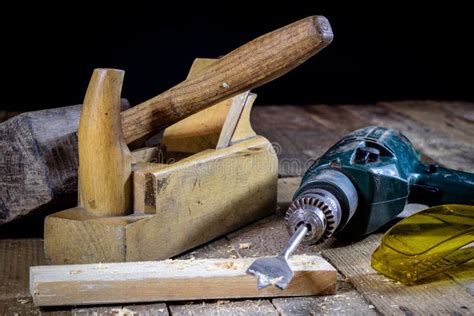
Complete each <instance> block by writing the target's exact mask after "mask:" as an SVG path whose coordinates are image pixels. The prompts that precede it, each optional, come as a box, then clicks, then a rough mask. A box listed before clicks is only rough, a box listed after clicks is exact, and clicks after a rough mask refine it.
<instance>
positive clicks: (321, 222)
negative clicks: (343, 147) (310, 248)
mask: <svg viewBox="0 0 474 316" xmlns="http://www.w3.org/2000/svg"><path fill="white" fill-rule="evenodd" d="M357 202H358V200H357V191H356V189H355V187H354V185H353V184H352V182H351V181H350V180H349V178H348V177H347V176H346V175H344V174H343V173H342V172H341V171H338V170H335V169H324V170H320V171H318V172H315V173H313V174H310V176H309V177H307V178H306V177H305V179H303V182H302V184H301V186H300V189H299V190H298V192H297V193H296V194H295V198H294V199H293V202H292V203H291V205H290V207H289V208H288V211H287V212H286V216H285V219H286V221H287V228H288V230H289V232H290V234H293V233H294V232H295V231H296V230H297V229H298V227H299V226H300V225H306V227H307V228H308V232H307V233H306V235H305V237H304V239H303V243H306V244H315V243H320V242H323V241H325V240H327V239H328V238H329V237H331V236H332V235H333V234H334V233H335V232H337V231H339V230H340V229H341V228H342V227H343V226H344V225H345V224H346V223H347V222H348V221H349V220H350V218H351V217H352V215H353V214H354V212H355V210H356V208H357Z"/></svg>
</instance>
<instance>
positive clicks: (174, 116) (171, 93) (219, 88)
mask: <svg viewBox="0 0 474 316" xmlns="http://www.w3.org/2000/svg"><path fill="white" fill-rule="evenodd" d="M331 40H332V33H331V29H330V26H329V22H328V21H327V20H326V19H325V18H324V17H318V16H311V17H308V18H305V19H302V20H300V21H297V22H295V23H292V24H290V25H287V26H285V27H283V28H280V29H278V30H275V31H273V32H271V33H268V34H265V35H263V36H261V37H259V38H257V39H255V40H253V41H251V42H249V43H247V44H245V45H243V46H241V47H240V48H238V49H236V50H234V51H232V52H230V53H229V54H227V55H226V56H224V57H222V58H220V59H219V60H218V61H217V62H215V63H213V64H211V65H209V66H208V67H205V68H204V69H203V70H202V71H200V72H199V73H198V74H197V75H195V76H190V77H189V78H187V79H186V80H185V81H184V82H182V83H180V84H178V85H177V86H175V87H173V88H171V89H170V90H168V91H166V92H164V93H162V94H160V95H158V96H156V97H154V98H152V99H150V100H148V101H145V102H143V103H142V104H139V105H137V106H135V107H133V108H131V109H129V110H127V111H126V112H124V113H123V114H122V120H121V126H122V129H123V135H124V138H125V141H126V142H127V143H132V142H134V141H137V140H139V139H144V137H145V136H147V135H151V134H152V133H154V132H157V131H159V130H162V129H164V128H165V127H167V126H170V125H172V124H174V123H176V122H178V121H179V120H181V119H183V118H185V117H187V116H189V115H191V114H193V113H196V112H198V111H199V110H203V109H205V108H207V107H209V106H212V105H214V104H216V103H218V102H220V101H222V100H225V99H227V98H230V97H232V96H234V95H236V94H239V93H242V92H244V91H247V90H250V89H252V88H255V87H258V86H260V85H262V84H264V83H266V82H269V81H271V80H273V79H275V78H278V77H280V76H282V75H284V74H285V73H287V72H288V71H290V70H292V69H293V68H295V67H297V66H298V65H300V64H301V63H303V62H304V61H306V60H307V59H308V58H310V57H311V56H313V55H314V54H316V53H317V52H318V51H319V50H321V49H322V48H324V47H325V46H327V45H328V44H329V43H330V42H331ZM58 111H59V112H58ZM66 112H67V110H65V109H62V110H57V111H54V110H53V111H52V112H51V113H49V112H46V113H45V112H44V113H43V115H40V117H38V118H37V117H35V116H36V114H34V113H30V114H25V115H23V116H19V118H16V119H14V120H12V121H11V122H10V123H4V124H2V125H1V126H0V149H1V151H2V152H4V153H6V154H5V155H2V156H1V158H0V174H1V177H2V178H0V184H2V186H1V188H2V190H5V192H1V193H2V194H1V197H2V200H0V223H5V222H8V221H11V220H12V219H13V218H15V217H17V216H20V215H24V214H27V213H29V212H30V211H31V210H33V209H35V208H38V207H41V206H43V205H44V204H46V203H48V202H50V201H51V200H52V199H53V197H54V196H55V194H56V193H55V192H57V191H59V192H61V193H63V192H64V193H65V194H66V193H69V191H68V188H71V189H70V190H72V191H74V189H75V188H76V186H75V185H74V183H75V181H71V182H68V180H72V179H71V176H70V174H71V173H72V174H73V176H74V173H75V172H76V170H77V160H74V158H73V157H76V155H71V156H69V155H68V154H65V152H70V151H73V150H75V144H74V142H75V139H74V137H65V138H64V139H61V138H59V137H58V133H60V135H64V134H70V133H74V132H75V127H76V126H77V121H75V124H74V122H68V121H67V120H68V119H69V120H71V118H70V117H69V115H72V114H69V113H66ZM73 116H74V115H73ZM74 117H75V120H77V113H76V116H74ZM58 118H59V120H58ZM65 119H66V122H64V120H65ZM72 120H73V121H74V119H72ZM57 122H62V124H59V125H58V123H57ZM32 123H34V124H35V125H36V126H35V128H31V125H32ZM64 128H66V133H64V134H63V133H61V132H62V131H63V129H64ZM38 143H39V144H40V146H38ZM43 143H46V144H47V145H46V146H44V147H45V148H42V146H41V144H43ZM38 147H40V148H39V149H41V150H46V153H45V154H48V156H47V158H46V159H38V158H42V157H37V156H38V154H37V153H38V151H37V149H38ZM55 150H58V151H56V152H55ZM40 152H41V151H40ZM58 156H59V157H58ZM63 156H65V157H66V158H70V160H67V159H63ZM24 169H28V170H27V171H23V170H24ZM64 169H66V170H67V172H64ZM50 174H51V175H50ZM4 196H5V198H4ZM3 199H5V200H3Z"/></svg>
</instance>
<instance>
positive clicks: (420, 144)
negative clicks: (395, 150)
mask: <svg viewBox="0 0 474 316" xmlns="http://www.w3.org/2000/svg"><path fill="white" fill-rule="evenodd" d="M432 108H433V109H434V110H433V111H432V110H431V109H432ZM473 108H474V104H473V103H469V102H442V101H400V102H383V103H378V104H376V105H313V106H305V107H297V106H289V105H288V106H280V105H279V106H265V107H256V108H255V109H254V111H253V113H252V117H251V120H252V126H253V127H254V128H255V131H256V132H257V134H259V135H262V136H265V137H266V138H268V139H269V140H270V141H271V142H272V143H273V144H274V147H275V150H276V152H277V154H278V158H279V175H280V176H282V177H290V176H302V175H303V173H304V171H305V170H306V169H307V167H309V166H310V165H311V164H312V163H313V162H314V160H315V159H316V158H318V157H319V156H321V155H322V154H323V153H324V152H325V151H326V150H327V149H328V148H329V147H330V146H331V145H333V144H335V143H336V142H337V141H338V140H339V139H340V138H341V137H342V136H344V135H346V134H347V133H349V132H351V131H353V130H355V129H358V128H362V127H366V126H370V125H382V126H385V127H389V128H395V129H398V130H401V131H402V132H403V133H404V134H405V135H406V136H407V137H408V138H409V139H410V141H411V142H412V143H413V144H414V146H415V148H416V149H417V150H418V151H419V152H420V153H421V155H422V159H423V160H424V161H426V162H435V163H438V164H441V165H445V166H448V167H450V168H454V169H459V170H464V171H468V172H474V146H472V141H470V139H469V136H462V137H461V136H458V135H461V134H462V135H470V134H469V133H471V131H472V130H473V127H472V126H473V124H474V123H473V122H474V118H473V114H472V113H473V111H474V110H473ZM425 112H430V114H429V115H424V114H423V113H425ZM282 113H284V115H282ZM415 117H416V119H415ZM457 122H462V123H457Z"/></svg>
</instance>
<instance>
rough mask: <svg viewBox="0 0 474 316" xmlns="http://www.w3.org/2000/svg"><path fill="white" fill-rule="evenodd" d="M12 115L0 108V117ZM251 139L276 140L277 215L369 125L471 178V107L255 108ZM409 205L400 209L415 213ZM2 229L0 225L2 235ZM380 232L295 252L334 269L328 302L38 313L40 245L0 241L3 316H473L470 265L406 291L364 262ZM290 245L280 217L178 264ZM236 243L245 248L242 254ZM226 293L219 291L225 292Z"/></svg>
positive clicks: (473, 164) (403, 104)
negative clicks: (34, 289) (302, 179)
mask: <svg viewBox="0 0 474 316" xmlns="http://www.w3.org/2000/svg"><path fill="white" fill-rule="evenodd" d="M8 116H11V114H10V113H6V112H2V111H0V121H1V120H2V118H6V117H8ZM252 121H253V126H254V128H255V130H256V131H257V133H259V134H261V135H264V136H266V137H267V138H268V139H269V140H270V141H272V142H274V143H275V146H276V148H277V150H278V155H279V162H280V166H279V168H280V170H279V172H280V177H281V179H280V180H279V190H280V191H279V208H280V209H281V210H284V208H285V206H286V205H287V204H288V202H289V200H290V199H291V195H292V193H293V192H294V190H295V189H296V187H297V185H298V181H299V178H297V177H299V176H301V175H302V174H303V173H304V170H305V169H306V168H307V167H308V166H309V164H311V162H312V161H313V160H314V159H315V158H317V157H318V156H320V155H321V154H323V153H324V151H325V150H327V149H328V147H329V146H331V145H332V144H334V143H335V142H336V141H337V140H339V139H340V138H341V137H342V136H344V135H345V134H346V133H348V132H350V131H352V130H354V129H357V128H361V127H365V126H369V125H381V126H386V127H391V128H396V129H399V130H401V131H402V132H403V133H404V134H405V135H406V136H407V137H408V138H409V139H410V140H411V141H412V142H413V144H414V145H415V147H416V148H417V149H418V150H419V151H420V152H421V154H422V156H423V158H424V159H425V160H427V161H431V162H436V163H438V164H440V165H444V166H446V167H449V168H454V169H459V170H464V171H468V172H474V145H473V140H474V104H471V103H467V102H432V101H412V102H409V101H406V102H391V103H379V104H376V105H331V106H328V105H314V106H305V107H297V106H262V107H256V108H255V109H254V111H253V113H252ZM419 208H420V206H416V205H415V206H410V207H408V208H407V212H410V211H413V210H416V209H419ZM0 229H1V228H0ZM381 236H382V234H381V233H378V234H373V235H370V236H368V237H366V238H364V239H362V240H357V241H353V242H350V243H348V242H345V243H343V242H340V241H337V240H335V239H332V240H330V241H328V242H327V243H325V244H323V245H320V246H301V247H300V248H298V249H297V251H296V253H299V254H301V253H321V255H322V256H323V257H324V258H326V259H327V260H328V261H330V262H331V263H332V264H333V265H334V266H335V267H336V268H337V270H338V271H339V275H338V290H337V291H338V294H337V295H333V296H318V297H301V298H276V299H260V300H233V301H229V300H220V301H205V302H202V301H197V302H180V303H167V304H165V303H156V304H146V305H126V306H105V307H87V308H83V307H81V308H74V307H72V308H59V309H37V308H35V307H34V306H33V305H32V300H31V298H30V297H29V290H28V267H29V266H31V265H40V264H45V260H44V255H43V250H42V246H43V245H42V240H41V239H3V240H0V315H4V314H6V315H14V314H15V313H17V314H19V315H27V314H33V313H36V314H39V313H41V314H46V315H49V314H51V315H62V314H65V315H69V314H71V313H73V314H75V315H127V313H128V314H129V315H131V314H133V313H136V314H139V315H168V314H173V315H194V314H199V315H201V314H206V315H217V314H232V315H235V314H241V315H260V314H269V315H294V314H298V315H313V314H334V315H339V314H348V315H375V314H400V315H414V314H423V315H425V314H451V315H472V314H474V297H473V296H474V280H473V279H470V278H469V275H468V274H470V275H472V273H466V271H468V270H469V271H473V269H474V262H472V261H471V262H469V263H467V264H465V265H463V266H461V267H459V268H458V269H456V270H454V271H450V272H449V273H446V274H443V275H440V276H439V277H438V278H436V279H435V280H433V282H431V283H428V284H423V285H418V286H411V287H407V286H404V285H401V284H400V283H397V282H394V281H391V280H389V279H387V278H385V277H384V276H382V275H380V274H378V273H376V272H375V271H374V270H373V269H372V268H371V267H370V257H371V254H372V252H373V250H374V249H375V248H376V247H377V245H378V244H379V242H380V238H381ZM287 239H288V234H287V232H286V229H285V226H284V221H283V218H282V215H281V212H278V211H277V212H275V214H274V215H272V216H270V217H268V218H265V219H263V220H261V221H259V222H257V223H254V224H253V225H250V226H248V227H245V228H243V229H241V230H239V231H236V232H233V233H231V234H228V235H226V236H224V237H222V238H221V239H218V240H216V241H213V242H211V243H209V244H207V245H204V246H202V247H200V248H198V249H196V250H194V251H192V252H190V253H187V254H184V255H182V256H180V257H179V258H190V257H194V258H226V257H230V256H242V257H245V256H262V255H275V254H277V253H278V252H279V251H280V249H281V248H282V247H283V245H284V244H285V242H286V241H287ZM242 243H250V248H248V249H240V247H239V245H240V244H242ZM224 290H225V289H223V291H224Z"/></svg>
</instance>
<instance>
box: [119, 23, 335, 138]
mask: <svg viewBox="0 0 474 316" xmlns="http://www.w3.org/2000/svg"><path fill="white" fill-rule="evenodd" d="M332 38H333V34H332V31H331V26H330V24H329V22H328V20H327V19H326V18H325V17H323V16H310V17H307V18H305V19H302V20H300V21H297V22H295V23H292V24H290V25H287V26H285V27H282V28H280V29H277V30H275V31H273V32H270V33H267V34H265V35H262V36H260V37H258V38H256V39H254V40H253V41H251V42H249V43H247V44H245V45H243V46H241V47H239V48H237V49H235V50H234V51H232V52H230V53H229V54H227V55H225V56H224V57H222V58H220V59H219V60H218V61H217V62H216V63H213V64H212V65H210V66H208V67H206V68H205V69H203V70H202V71H201V72H200V73H198V74H197V75H195V76H192V77H190V78H188V79H186V80H185V81H183V82H181V83H180V84H178V85H176V86H174V87H173V88H171V89H169V90H167V91H165V92H163V93H162V94H160V95H158V96H156V97H154V98H152V99H150V100H148V101H145V102H143V103H141V104H139V105H137V106H135V107H133V108H131V109H129V110H127V111H125V112H123V113H122V129H123V134H124V138H125V141H126V142H127V143H128V144H129V143H132V142H133V141H135V140H138V139H142V138H143V137H145V136H148V135H150V134H151V133H153V132H157V131H159V130H162V129H164V128H166V127H168V126H170V125H172V124H174V123H176V122H178V121H179V120H182V119H183V118H185V117H187V116H189V115H191V114H194V113H196V112H198V111H200V110H203V109H205V108H207V107H209V106H212V105H214V104H216V103H218V102H220V101H222V100H224V99H226V98H230V97H232V96H234V95H236V94H239V93H241V92H243V91H246V90H250V89H253V88H256V87H258V86H261V85H263V84H264V83H266V82H269V81H271V80H273V79H275V78H278V77H280V76H282V75H284V74H285V73H287V72H288V71H290V70H292V69H293V68H295V67H297V66H298V65H300V64H302V63H303V62H304V61H306V60H307V59H308V58H310V57H311V56H313V55H314V54H316V53H317V52H318V51H320V50H321V49H322V48H324V47H326V46H327V45H328V44H329V43H330V42H331V41H332Z"/></svg>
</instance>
